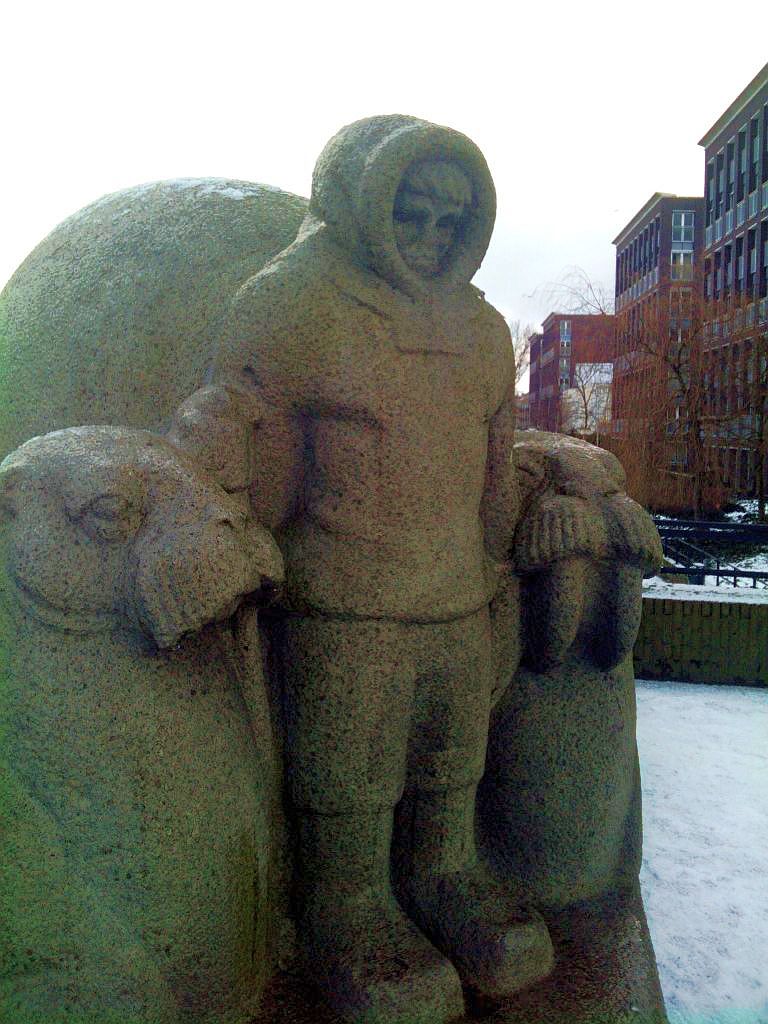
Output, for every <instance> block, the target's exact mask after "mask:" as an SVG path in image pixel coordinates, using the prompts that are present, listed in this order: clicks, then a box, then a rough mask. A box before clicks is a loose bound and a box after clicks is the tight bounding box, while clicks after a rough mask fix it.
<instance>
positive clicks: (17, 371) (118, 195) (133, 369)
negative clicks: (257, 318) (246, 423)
mask: <svg viewBox="0 0 768 1024" xmlns="http://www.w3.org/2000/svg"><path fill="white" fill-rule="evenodd" d="M306 206H307V201H306V199H302V198H300V197H299V196H295V195H291V194H290V193H287V192H281V191H280V190H279V189H276V188H270V187H269V186H266V185H258V184H254V183H253V182H249V181H236V180H231V179H227V178H223V179H222V178H181V179H178V180H173V181H159V182H151V183H149V184H144V185H137V186H136V187H135V188H130V189H124V190H123V191H121V192H115V193H113V194H112V195H108V196H103V197H102V198H101V199H98V200H96V202H94V203H91V204H90V205H89V206H86V207H85V208H84V209H82V210H79V211H78V212H77V213H75V214H73V216H71V217H68V218H67V220H65V221H64V222H63V223H62V224H60V225H59V226H58V227H56V228H55V229H54V230H53V231H52V232H51V233H50V235H48V237H47V238H45V239H44V240H43V241H42V242H41V243H40V244H39V245H38V246H37V248H36V249H35V250H34V251H33V252H32V253H30V255H29V256H28V257H27V258H26V260H24V262H23V263H22V265H21V266H20V267H19V268H18V270H17V271H16V273H15V274H14V275H13V277H12V278H11V280H10V281H9V282H8V284H7V286H6V287H5V288H4V289H3V290H2V292H0V356H1V357H0V457H2V456H4V455H7V454H8V452H10V451H12V450H13V449H14V448H16V447H17V446H18V445H20V444H21V443H22V442H23V441H26V440H27V438H29V437H32V436H33V435H34V434H47V433H48V432H49V431H51V430H59V429H61V428H62V427H72V426H78V425H80V424H82V423H119V424H121V425H122V426H125V427H140V428H143V429H145V430H165V429H167V426H168V423H169V422H170V419H171V417H172V415H173V413H174V411H175V410H176V408H177V407H178V405H179V404H180V403H181V402H182V401H184V399H185V398H188V397H189V395H191V394H192V392H193V391H194V390H195V389H196V388H199V387H200V386H201V385H202V384H203V383H204V377H205V371H206V368H207V366H208V364H209V362H210V359H211V345H212V343H213V342H214V341H215V339H216V338H217V337H218V334H219V332H220V330H221V323H222V320H223V319H224V317H225V316H226V313H227V309H228V307H229V304H230V302H231V301H232V296H233V295H234V294H235V292H236V291H237V289H238V288H239V287H240V285H241V284H243V283H244V282H245V281H247V280H248V278H249V277H251V276H252V275H253V274H255V273H256V272H257V271H258V270H261V268H262V267H263V266H264V264H265V263H266V262H267V260H269V259H271V258H272V257H273V256H275V255H276V254H277V253H278V252H280V250H281V249H284V248H285V246H286V245H289V244H290V243H291V242H292V241H293V239H294V238H295V237H296V232H297V231H298V228H299V225H300V224H301V222H302V219H303V218H304V214H305V212H306ZM129 382H130V383H129Z"/></svg>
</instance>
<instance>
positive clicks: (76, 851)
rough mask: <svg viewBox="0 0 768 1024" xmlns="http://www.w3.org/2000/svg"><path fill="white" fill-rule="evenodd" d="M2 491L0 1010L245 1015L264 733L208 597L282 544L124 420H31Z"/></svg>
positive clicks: (262, 860)
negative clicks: (52, 426)
mask: <svg viewBox="0 0 768 1024" xmlns="http://www.w3.org/2000/svg"><path fill="white" fill-rule="evenodd" d="M0 507H1V508H2V520H1V521H2V535H1V536H2V566H1V567H0V570H1V573H0V580H1V583H0V609H1V612H2V619H3V623H2V625H3V637H4V652H3V653H4V662H5V664H4V665H3V688H2V690H1V691H0V731H1V732H2V754H3V759H2V768H1V769H0V771H1V772H2V776H3V778H2V782H1V783H0V785H2V792H3V795H4V800H3V803H2V806H0V1020H3V1021H6V1022H8V1024H11V1022H14V1024H35V1022H37V1021H45V1022H46V1024H58V1022H59V1021H61V1022H64V1021H68V1022H69V1021H76V1022H77V1024H106V1022H111V1021H120V1022H121V1024H128V1022H130V1024H178V1022H181V1021H195V1022H198V1021H200V1022H202V1021H210V1022H212V1024H213V1022H215V1024H224V1022H227V1024H230V1022H232V1024H235V1022H240V1021H245V1020H248V1019H249V1018H250V1016H252V1013H253V1012H255V1009H256V1007H257V1006H258V1002H259V995H260V992H261V988H262V983H263V981H264V976H265V973H266V972H267V964H266V961H265V951H264V945H265V928H266V927H267V918H268V914H267V895H268V894H267V882H266V874H267V868H268V860H269V849H268V846H269V841H270V835H269V827H268V820H267V805H268V802H269V794H268V793H267V792H266V789H267V786H268V780H269V779H270V777H271V775H270V773H271V769H270V765H269V761H270V759H271V756H272V753H271V747H270V744H271V739H270V727H269V719H268V714H267V712H266V707H265V702H264V698H263V688H260V687H259V686H258V685H256V682H257V677H258V665H253V666H251V671H250V679H246V678H245V673H239V672H238V656H237V653H236V645H235V643H234V641H233V637H232V629H231V625H229V624H228V621H227V620H229V619H230V617H231V616H232V614H233V612H234V610H235V608H236V607H237V606H238V604H240V602H241V601H242V600H243V599H244V597H245V596H246V595H249V594H253V593H254V592H257V591H258V590H259V589H260V588H261V587H262V586H263V585H264V584H271V583H275V582H276V581H278V580H279V579H280V577H281V572H282V567H281V558H280V555H279V552H278V550H277V548H276V547H275V545H274V542H273V541H272V540H271V538H270V537H269V535H268V534H267V533H266V531H264V530H261V529H260V528H259V527H258V526H256V525H255V524H253V523H252V522H249V521H247V520H246V517H245V515H244V514H243V513H242V512H241V511H240V509H239V508H238V506H237V503H236V502H235V501H234V500H233V499H232V498H230V497H229V496H228V495H227V494H226V493H225V491H224V490H223V489H222V488H221V487H220V486H218V485H217V484H216V483H215V482H214V480H213V478H212V477H209V476H207V475H206V474H205V473H203V472H202V471H200V470H199V469H198V468H197V467H196V465H195V464H194V463H193V462H192V461H191V460H190V459H188V458H187V456H185V455H184V454H183V453H182V452H180V451H179V450H177V449H176V448H174V447H173V446H172V445H171V444H169V443H168V442H167V441H165V440H164V439H162V438H159V437H155V436H153V435H152V434H149V433H147V432H145V431H141V430H131V429H126V428H119V427H80V428H72V429H69V430H62V431H58V432H56V433H52V434H49V435H46V436H44V437H37V438H34V439H33V440H31V441H29V442H27V443H26V444H24V445H22V446H21V447H20V448H19V449H18V450H16V451H15V452H13V453H12V454H11V455H10V456H8V457H7V458H6V459H5V460H4V462H3V463H2V465H1V466H0ZM9 638H10V639H11V640H12V643H9Z"/></svg>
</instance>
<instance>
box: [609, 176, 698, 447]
mask: <svg viewBox="0 0 768 1024" xmlns="http://www.w3.org/2000/svg"><path fill="white" fill-rule="evenodd" d="M703 213H704V200H703V199H702V198H701V196H676V195H672V194H671V193H668V192H655V193H654V194H653V195H652V196H651V198H650V199H649V200H648V202H647V203H646V204H645V205H644V206H643V207H641V209H640V210H638V212H637V213H636V214H635V216H634V217H633V218H632V219H631V220H630V221H629V223H628V224H627V225H626V226H625V227H624V228H622V230H621V231H620V232H619V234H618V235H617V236H616V238H614V240H613V244H614V245H615V246H616V361H615V364H614V377H613V432H614V433H615V434H632V433H633V432H634V431H635V430H636V429H638V428H639V422H638V421H643V420H644V419H645V418H646V417H647V416H648V415H650V414H651V413H652V409H653V404H652V403H649V402H648V398H649V396H650V394H651V392H652V391H653V389H654V388H657V387H662V388H663V389H666V381H665V380H664V381H662V380H660V379H659V374H658V368H657V364H658V359H657V358H655V357H656V356H657V355H658V354H659V351H660V350H661V349H664V348H666V347H667V345H668V344H669V342H670V340H674V339H675V338H676V337H678V336H679V334H680V331H681V330H685V329H686V328H687V327H688V326H690V320H691V310H692V307H693V304H694V290H695V288H696V279H697V278H698V277H699V276H700V275H699V273H698V271H699V266H698V263H699V260H700V253H701V246H702V242H703ZM640 429H642V428H640Z"/></svg>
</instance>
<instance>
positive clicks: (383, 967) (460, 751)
mask: <svg viewBox="0 0 768 1024" xmlns="http://www.w3.org/2000/svg"><path fill="white" fill-rule="evenodd" d="M494 215H495V193H494V188H493V183H492V181H491V177H490V174H489V171H488V168H487V166H486V163H485V160H484V159H483V156H482V154H481V153H480V151H479V150H478V149H477V147H476V146H475V145H474V144H473V143H472V142H470V141H469V139H467V138H466V137H465V136H463V135H460V134H459V133H457V132H454V131H451V130H449V129H447V128H442V127H438V126H436V125H432V124H428V123H426V122H424V121H419V120H416V119H415V118H410V117H401V116H398V115H393V116H388V117H375V118H369V119H366V120H364V121H359V122H357V123H355V124H352V125H350V126H348V127H346V128H344V129H342V131H341V132H339V134H338V135H336V136H335V137H334V138H333V139H332V140H331V141H330V142H329V143H328V145H327V146H326V147H325V149H324V151H323V153H322V154H321V156H320V158H319V160H318V162H317V165H316V168H315V173H314V178H313V185H312V199H311V202H310V208H309V213H308V215H307V218H306V219H305V221H304V224H303V225H302V228H301V230H300V232H299V235H298V237H297V239H296V241H295V242H294V243H293V244H292V245H291V246H289V247H288V248H287V249H285V250H284V251H283V252H282V253H281V254H280V255H278V256H277V257H275V259H274V260H273V261H272V262H271V263H269V264H268V265H267V266H266V267H265V268H264V269H263V270H262V271H261V272H260V273H259V274H257V275H256V276H255V277H253V278H251V279H250V280H249V281H248V282H247V283H246V284H245V285H244V286H243V287H242V288H241V289H240V291H239V292H238V294H237V296H236V297H235V300H234V303H233V306H232V309H231V311H230V316H229V319H228V322H227V325H226V327H225V330H224V334H223V336H222V339H221V342H220V345H219V349H218V353H217V356H216V359H215V361H214V365H213V368H212V380H214V381H215V382H217V383H223V384H226V385H227V386H230V387H234V388H238V389H243V388H245V389H251V390H252V391H253V392H255V393H256V394H257V395H258V399H259V401H260V402H261V403H262V406H263V408H264V410H265V411H264V418H263V420H262V423H261V425H260V427H259V431H260V435H259V444H258V445H254V446H252V447H253V451H254V456H253V461H252V464H251V468H250V472H249V474H248V475H249V476H250V480H249V481H248V483H247V485H246V484H244V486H247V487H248V489H249V491H250V497H251V507H252V510H253V513H254V515H255V516H256V517H257V518H258V520H259V521H260V522H261V523H263V524H264V525H265V526H267V527H268V528H270V529H271V530H272V531H273V532H274V535H275V537H276V539H277V541H278V544H279V546H280V548H281V551H282V553H283V556H284V559H285V570H286V586H285V590H284V593H283V597H282V609H283V610H282V612H281V614H280V616H279V617H278V621H277V624H276V626H275V628H274V636H275V644H276V646H277V649H278V651H279V655H280V660H281V663H282V666H283V667H282V672H281V680H280V684H281V686H282V693H281V698H280V704H281V708H282V713H283V715H284V722H283V725H284V735H285V740H284V743H285V767H286V777H287V783H288V796H289V800H290V803H291V813H292V822H293V825H294V828H295V839H296V849H297V867H296V883H295V884H296V906H297V910H298V915H299V921H298V935H299V946H300V952H301V954H302V957H303V961H304V964H305V968H306V970H307V972H308V974H309V975H310V977H311V978H312V979H313V981H314V982H315V983H316V984H317V985H318V987H319V988H320V990H321V991H322V992H323V994H324V996H325V998H326V1000H327V1001H328V1002H330V1003H331V1005H332V1006H333V1007H334V1009H335V1010H336V1012H337V1013H338V1014H340V1015H341V1016H342V1018H343V1019H345V1020H348V1021H355V1022H360V1021H366V1022H369V1021H370V1022H373V1021H376V1022H379V1021H381V1022H384V1021H386V1022H393V1024H394V1022H400V1024H405V1022H406V1021H407V1022H408V1024H415V1022H427V1021H429V1022H430V1024H437V1022H439V1021H443V1020H450V1019H452V1018H453V1017H454V1016H456V1015H457V1014H460V1013H461V1011H462V990H461V983H463V985H464V988H465V990H466V991H467V992H468V993H469V994H470V996H472V997H475V998H477V999H478V1000H480V1001H481V1002H483V1003H484V1004H488V1003H489V1002H490V1003H491V1004H492V1003H493V1002H495V1001H500V1000H502V999H503V998H505V997H506V996H508V995H509V994H510V993H512V992H514V991H516V990H518V989H519V988H521V987H523V986H525V985H528V984H530V983H531V982H533V981H535V980H537V979H539V978H541V977H542V976H543V975H545V974H546V973H547V972H548V971H549V970H550V969H551V966H552V950H551V944H550V940H549V936H548V934H547V931H546V928H545V926H544V924H543V922H542V920H541V919H540V918H539V917H538V915H537V914H536V913H535V912H533V911H522V910H520V909H519V908H518V907H516V906H513V905H512V904H511V903H510V899H509V897H508V896H507V895H506V893H505V891H504V890H503V888H500V887H499V886H498V885H496V884H495V883H494V882H493V881H492V879H491V878H490V876H488V874H487V873H486V872H485V870H484V869H483V867H482V866H481V865H480V863H479V861H478V857H477V852H476V849H475V841H474V810H475V792H476V788H477V784H478V782H479V780H480V777H481V775H482V772H483V766H484V761H485V753H486V744H487V735H488V719H489V713H490V703H491V692H492V688H493V678H492V677H493V673H492V667H491V666H492V658H491V630H490V621H489V610H488V606H489V602H490V600H491V598H492V597H493V595H494V593H495V590H496V587H497V581H498V578H499V571H500V566H501V563H503V562H504V560H505V559H506V558H507V554H508V552H509V550H510V546H511V539H512V534H513V531H514V527H515V510H516V508H517V507H518V495H517V484H516V480H515V475H514V470H513V467H512V464H511V458H510V456H511V450H512V445H513V441H514V360H513V354H512V345H511V342H510V338H509V333H508V331H507V328H506V325H505V323H504V320H503V319H502V317H501V316H500V315H499V313H498V312H497V311H496V310H494V309H493V308H492V307H491V306H490V305H488V303H486V302H485V300H484V298H483V295H482V293H481V292H479V291H478V290H477V289H476V288H474V287H473V286H472V285H471V284H470V279H471V277H472V275H473V274H474V272H475V271H476V270H477V268H478V267H479V265H480V262H481V260H482V258H483V255H484V253H485V250H486V247H487V245H488V242H489V239H490V236H491V231H492V228H493V221H494ZM390 879H392V880H393V881H391V880H390ZM393 890H394V891H393Z"/></svg>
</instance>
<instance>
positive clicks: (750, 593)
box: [643, 576, 768, 604]
mask: <svg viewBox="0 0 768 1024" xmlns="http://www.w3.org/2000/svg"><path fill="white" fill-rule="evenodd" d="M705 579H706V583H703V584H698V583H669V582H668V581H667V580H662V579H660V578H659V577H658V576H652V577H651V579H648V580H643V597H660V598H669V599H671V600H675V601H728V602H730V603H731V604H768V588H766V587H756V588H753V587H743V586H742V587H735V588H734V587H733V586H730V587H726V586H725V585H724V584H723V583H722V582H721V583H720V586H719V587H718V586H717V584H716V583H715V577H714V576H707V577H705Z"/></svg>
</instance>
